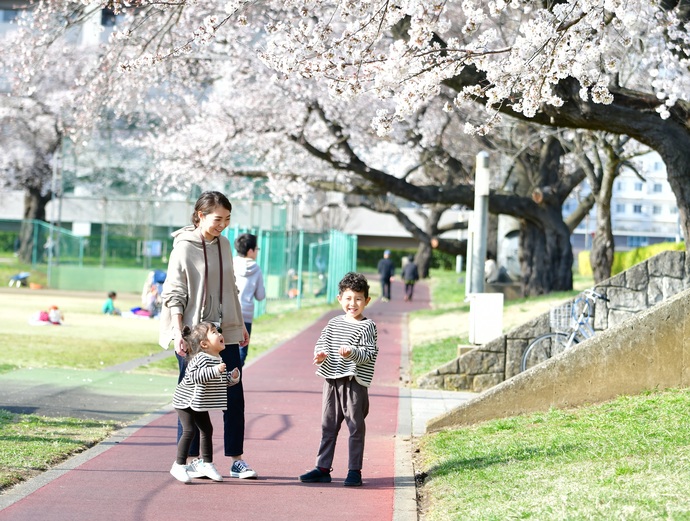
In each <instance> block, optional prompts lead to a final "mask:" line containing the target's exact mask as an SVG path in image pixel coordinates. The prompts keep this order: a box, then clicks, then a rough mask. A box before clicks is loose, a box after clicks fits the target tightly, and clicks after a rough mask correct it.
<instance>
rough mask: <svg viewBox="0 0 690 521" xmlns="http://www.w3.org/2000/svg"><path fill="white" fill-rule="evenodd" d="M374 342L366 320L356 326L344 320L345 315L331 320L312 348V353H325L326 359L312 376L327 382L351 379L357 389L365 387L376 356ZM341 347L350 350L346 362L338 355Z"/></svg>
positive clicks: (370, 323) (372, 329)
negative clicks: (361, 386)
mask: <svg viewBox="0 0 690 521" xmlns="http://www.w3.org/2000/svg"><path fill="white" fill-rule="evenodd" d="M377 338H378V332H377V330H376V324H374V322H373V321H372V320H370V319H368V318H363V319H362V320H359V321H357V322H350V321H348V320H345V315H338V316H337V317H334V318H332V319H331V320H329V322H328V324H327V325H326V327H325V328H324V329H323V331H322V332H321V336H320V337H319V340H318V341H317V342H316V346H315V348H314V353H316V352H317V351H326V353H328V356H327V357H326V359H325V360H324V361H323V362H321V364H319V366H318V369H317V371H316V374H317V375H319V376H322V377H323V378H330V379H335V378H342V377H343V376H354V377H355V379H356V380H357V382H359V383H360V384H361V385H363V386H365V387H369V386H370V385H371V380H372V378H373V377H374V364H375V363H376V357H377V356H378V353H379V349H378V346H377V345H376V343H377ZM343 345H348V346H351V347H352V348H353V349H352V353H351V354H350V356H349V357H347V358H344V357H342V356H341V355H340V354H339V353H338V350H339V349H340V346H343Z"/></svg>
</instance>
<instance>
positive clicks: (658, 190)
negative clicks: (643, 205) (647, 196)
mask: <svg viewBox="0 0 690 521" xmlns="http://www.w3.org/2000/svg"><path fill="white" fill-rule="evenodd" d="M662 191H663V186H661V183H654V193H655V194H660V193H661V192H662Z"/></svg>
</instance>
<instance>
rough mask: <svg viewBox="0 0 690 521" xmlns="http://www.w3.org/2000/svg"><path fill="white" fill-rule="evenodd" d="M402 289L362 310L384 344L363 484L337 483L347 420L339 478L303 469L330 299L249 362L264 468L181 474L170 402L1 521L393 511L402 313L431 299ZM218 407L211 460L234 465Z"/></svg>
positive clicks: (382, 515) (316, 411)
mask: <svg viewBox="0 0 690 521" xmlns="http://www.w3.org/2000/svg"><path fill="white" fill-rule="evenodd" d="M371 283H372V284H376V283H377V281H375V280H372V281H371ZM402 292H403V291H402V285H401V284H400V283H394V286H393V296H394V297H398V298H397V300H394V301H392V302H389V303H381V302H378V301H377V302H376V303H374V304H372V305H370V307H369V308H368V309H367V313H366V314H367V316H369V317H370V318H372V319H374V320H375V321H376V323H377V326H378V335H379V337H378V338H379V350H380V352H379V357H378V361H377V364H376V374H375V377H374V385H372V387H371V389H370V396H371V410H370V414H369V417H368V418H367V441H366V449H365V461H364V469H363V480H364V486H362V487H360V488H354V489H353V488H346V487H344V486H343V484H342V483H343V479H344V478H345V475H346V474H347V438H346V436H347V427H346V426H344V425H343V428H342V429H341V433H340V438H339V442H338V443H339V444H338V448H337V449H336V458H335V461H334V463H333V469H334V470H333V473H332V475H333V478H334V480H333V483H330V484H309V485H307V484H302V483H300V482H299V481H298V480H297V476H298V475H299V474H301V473H302V472H304V471H306V470H309V469H311V468H313V465H314V462H315V456H316V450H317V448H318V443H319V439H320V406H321V382H322V381H321V379H320V378H319V377H317V376H315V374H314V367H313V366H312V365H311V358H312V352H313V346H314V343H315V342H316V339H317V338H318V335H319V333H320V331H321V329H322V328H323V326H324V325H325V323H326V321H327V319H328V318H330V317H331V316H333V315H334V314H337V313H338V311H334V312H333V313H330V314H329V315H327V316H326V317H323V318H322V319H321V320H319V321H318V322H317V323H316V324H314V325H313V326H312V327H310V328H308V329H306V330H305V331H303V332H302V333H300V334H299V335H297V336H296V337H295V338H293V339H292V340H290V341H288V342H286V343H284V344H282V345H281V346H280V347H278V348H277V349H275V350H273V351H272V352H270V353H268V354H267V355H266V356H264V357H262V358H259V359H258V360H256V361H255V362H254V363H253V364H252V365H250V366H249V367H248V368H247V370H246V375H245V381H244V387H245V398H246V411H247V413H246V420H247V430H246V439H245V458H246V459H247V461H249V463H250V464H251V465H252V466H253V467H254V468H255V469H256V470H257V472H258V473H259V479H258V480H238V479H231V478H227V477H226V478H225V481H223V482H222V483H215V482H212V481H210V480H200V479H196V480H194V481H193V483H192V484H191V485H184V484H182V483H179V482H177V481H176V480H175V479H174V478H173V477H172V476H171V475H170V474H169V470H170V466H171V464H172V462H173V460H174V458H175V433H176V422H177V415H176V414H175V413H174V412H171V413H168V414H165V415H163V416H161V417H160V418H158V419H156V420H154V421H153V422H151V423H149V424H147V425H146V426H144V427H142V428H141V429H139V430H137V431H136V432H135V433H134V434H133V435H131V436H130V437H128V438H126V439H125V440H123V441H122V442H121V443H119V444H117V445H114V446H113V447H112V448H110V449H108V450H107V451H105V452H103V453H101V454H99V455H97V456H96V457H94V458H92V459H90V460H88V461H87V462H85V463H83V464H82V465H80V466H78V467H77V468H75V469H74V470H71V471H69V472H67V473H66V474H64V475H62V476H60V477H59V478H57V479H55V480H53V481H51V482H50V483H48V484H47V485H45V486H43V487H42V488H40V489H38V490H36V491H35V492H33V493H32V494H30V495H28V496H27V497H25V498H23V499H21V500H19V501H18V502H16V503H14V504H12V505H10V506H9V507H7V508H5V509H4V510H2V511H0V521H5V520H13V521H25V520H26V521H29V520H31V521H35V520H43V519H46V520H48V519H50V520H51V521H60V520H65V521H80V520H88V521H93V520H96V519H116V520H118V521H120V520H121V521H127V520H132V521H135V520H136V521H144V520H165V521H176V520H187V519H201V520H211V519H222V520H224V521H225V520H228V521H230V520H235V519H236V520H246V519H255V520H262V521H263V520H287V519H309V520H312V519H321V518H323V519H328V520H329V521H337V520H347V521H351V520H352V519H353V518H354V519H365V520H390V519H392V518H393V508H394V505H393V497H394V495H393V490H394V461H395V459H394V458H395V434H396V430H397V423H398V386H399V382H400V380H399V376H400V355H401V342H402V334H403V328H402V320H403V319H404V317H405V315H404V312H405V311H409V310H411V309H417V308H420V307H426V306H427V305H428V296H427V295H428V294H427V292H426V287H425V286H423V285H420V286H419V288H417V295H415V297H416V299H415V302H413V303H407V302H402ZM212 419H213V422H214V426H215V427H216V432H215V433H214V449H215V457H214V460H215V463H216V466H217V467H218V469H219V471H220V472H221V474H223V475H224V476H227V475H228V468H229V461H230V459H229V458H226V457H224V456H223V455H222V418H221V415H220V413H212Z"/></svg>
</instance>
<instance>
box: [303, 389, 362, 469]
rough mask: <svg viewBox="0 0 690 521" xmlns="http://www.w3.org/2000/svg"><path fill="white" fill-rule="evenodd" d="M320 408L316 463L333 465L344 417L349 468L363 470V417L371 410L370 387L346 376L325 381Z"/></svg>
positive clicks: (325, 465) (326, 465)
mask: <svg viewBox="0 0 690 521" xmlns="http://www.w3.org/2000/svg"><path fill="white" fill-rule="evenodd" d="M321 407H322V412H321V445H320V446H319V454H318V456H317V457H316V466H317V467H323V468H327V469H330V468H331V465H332V463H333V455H334V454H335V443H336V441H337V439H338V431H340V425H341V424H342V423H343V420H345V423H346V425H347V428H348V430H349V431H350V438H349V439H348V450H349V456H348V470H362V461H363V460H364V435H365V433H366V426H365V424H364V419H365V418H366V417H367V414H369V390H368V389H367V388H366V387H364V386H363V385H360V384H359V383H358V382H357V380H355V379H354V377H353V378H350V377H349V376H346V377H344V378H337V379H335V380H332V379H326V380H324V382H323V400H322V404H321Z"/></svg>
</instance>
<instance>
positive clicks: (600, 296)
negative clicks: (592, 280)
mask: <svg viewBox="0 0 690 521" xmlns="http://www.w3.org/2000/svg"><path fill="white" fill-rule="evenodd" d="M583 293H584V294H585V295H587V296H588V297H596V298H598V299H600V300H603V301H605V302H610V300H609V299H608V298H606V295H603V294H602V293H597V292H596V291H594V290H593V289H586V290H584V291H583Z"/></svg>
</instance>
